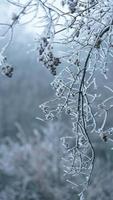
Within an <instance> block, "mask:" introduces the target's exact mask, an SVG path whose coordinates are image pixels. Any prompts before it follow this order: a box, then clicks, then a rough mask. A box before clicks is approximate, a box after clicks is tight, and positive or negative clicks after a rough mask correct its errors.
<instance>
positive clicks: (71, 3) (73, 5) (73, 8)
mask: <svg viewBox="0 0 113 200" xmlns="http://www.w3.org/2000/svg"><path fill="white" fill-rule="evenodd" d="M77 3H78V0H68V6H69V10H70V11H71V13H74V12H75V11H76V6H77Z"/></svg>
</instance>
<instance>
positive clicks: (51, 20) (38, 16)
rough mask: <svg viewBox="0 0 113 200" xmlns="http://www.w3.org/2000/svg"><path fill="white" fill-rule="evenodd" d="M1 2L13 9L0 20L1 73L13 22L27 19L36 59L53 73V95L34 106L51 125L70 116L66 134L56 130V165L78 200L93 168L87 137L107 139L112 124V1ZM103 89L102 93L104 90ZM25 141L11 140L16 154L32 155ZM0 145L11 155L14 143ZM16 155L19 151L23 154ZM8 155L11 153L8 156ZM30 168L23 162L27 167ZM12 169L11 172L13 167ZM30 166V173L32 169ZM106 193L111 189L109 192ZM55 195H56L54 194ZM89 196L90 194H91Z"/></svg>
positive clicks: (90, 141)
mask: <svg viewBox="0 0 113 200" xmlns="http://www.w3.org/2000/svg"><path fill="white" fill-rule="evenodd" d="M7 3H9V4H10V5H12V6H14V7H15V9H16V12H15V13H13V14H12V18H11V19H9V21H8V22H1V23H0V25H1V29H2V34H1V40H2V43H3V46H2V47H1V55H0V65H1V73H2V74H3V75H6V76H7V77H9V78H10V77H12V75H13V67H12V66H11V65H10V64H9V62H8V58H7V57H6V56H5V53H6V51H7V49H9V48H10V45H11V42H12V40H13V33H14V29H15V28H16V27H17V26H19V25H24V26H25V25H26V24H28V23H31V24H32V26H33V27H35V30H36V37H35V47H36V54H37V55H36V56H37V60H38V62H40V63H41V64H42V65H44V66H45V68H47V69H48V70H49V71H50V73H51V74H52V75H53V76H54V80H53V82H52V83H51V86H52V88H53V89H54V90H55V98H53V99H51V100H50V99H49V100H48V101H46V102H44V103H42V104H41V105H40V108H41V109H42V111H43V113H44V115H45V121H46V120H51V121H52V122H51V124H52V123H54V122H53V120H57V119H61V117H62V114H64V113H65V114H66V115H67V116H68V119H69V120H70V121H71V124H72V130H71V134H67V135H65V134H64V136H63V135H62V134H61V136H62V137H61V139H60V141H61V142H62V148H63V149H62V150H63V156H62V164H61V168H62V169H63V171H64V177H65V180H66V181H67V182H68V183H67V185H69V186H66V187H72V188H73V189H74V191H75V193H76V194H77V195H78V197H79V198H80V200H84V198H85V195H86V192H87V189H88V185H89V183H90V181H91V177H92V172H93V168H94V161H95V146H94V145H93V139H94V138H95V137H100V138H101V139H102V141H103V145H104V143H109V144H110V145H111V144H112V135H113V127H112V123H110V120H111V118H112V110H113V87H112V86H113V84H112V85H111V84H109V80H110V78H111V77H110V73H111V72H112V69H111V64H112V59H113V2H112V0H104V1H103V0H100V1H98V0H83V1H79V0H62V1H58V0H54V1H52V0H30V1H28V0H26V1H21V0H18V1H17V0H15V1H14V0H12V1H11V0H7ZM4 42H5V45H4ZM105 93H106V94H107V95H104V94H105ZM38 117H39V118H37V119H40V116H38ZM40 120H42V121H43V120H44V119H40ZM56 135H57V134H56ZM94 135H95V136H94ZM8 143H9V141H8ZM29 143H30V144H29ZM31 143H32V141H31V140H30V141H28V144H27V143H24V144H23V146H19V147H18V145H19V144H18V143H17V144H16V148H17V149H18V148H19V149H18V150H17V153H18V152H21V148H23V149H26V148H28V149H27V150H25V154H26V153H27V152H28V154H30V158H31V159H33V158H32V155H31V154H32V153H33V151H34V150H33V149H32V150H31V151H30V150H29V149H31V148H32V145H31ZM42 144H43V143H41V145H42ZM27 145H28V146H27ZM105 145H106V144H105ZM111 146H112V145H111ZM12 147H13V148H14V149H12ZM39 147H40V146H39V145H36V148H38V149H36V152H40V151H41V148H42V147H40V148H39ZM3 148H6V150H5V152H7V151H8V150H7V148H10V149H12V151H10V152H12V154H13V152H15V151H16V149H15V145H14V144H13V145H12V144H10V143H9V147H8V146H3ZM110 148H112V147H110ZM22 151H23V150H22ZM51 151H52V150H51ZM36 152H35V153H36ZM52 152H53V151H52ZM52 152H51V153H52ZM35 153H34V154H35ZM51 153H50V155H51ZM59 154H60V152H59V153H58V155H59ZM22 155H23V156H24V153H22ZM11 157H12V155H11V156H9V158H11ZM25 157H26V156H25ZM4 159H5V155H4V158H3V160H4ZM14 159H15V158H14ZM22 159H23V158H22ZM35 159H36V160H37V159H38V158H37V157H36V158H35ZM12 160H13V159H12ZM12 160H11V162H12ZM36 160H35V161H33V162H32V161H31V162H30V159H29V164H30V165H32V164H33V163H35V162H36ZM9 162H10V161H9ZM3 163H4V164H6V163H7V162H3ZM99 164H100V162H99ZM8 166H9V164H8ZM10 166H11V167H13V165H10ZM100 166H101V164H100ZM33 167H34V166H31V167H28V170H29V169H30V168H33ZM46 168H47V166H46ZM109 168H110V166H108V169H109ZM9 170H11V168H9ZM54 170H55V168H54ZM12 171H13V172H14V169H12ZM20 171H21V170H20ZM33 171H34V173H35V170H34V168H33ZM20 173H21V172H20ZM22 173H23V172H22ZM25 173H27V170H25ZM29 173H31V172H28V174H29ZM36 173H37V172H36ZM35 176H36V175H35ZM62 176H63V174H60V176H59V177H62ZM26 177H29V175H27V176H26ZM26 177H25V178H24V180H23V181H25V183H23V188H24V187H25V188H26V182H27V183H28V182H29V181H28V180H27V181H26ZM61 179H62V178H61ZM40 180H41V178H40ZM108 180H109V172H108ZM24 184H25V185H24ZM92 185H93V184H92ZM89 188H90V187H89ZM67 190H68V189H67ZM88 190H89V189H88ZM105 190H106V189H105ZM6 193H7V192H6ZM6 193H5V194H6ZM99 193H100V191H99V192H98V194H99ZM111 193H112V191H111V192H110V194H109V195H111ZM62 195H65V194H62ZM99 196H100V195H99ZM14 198H15V197H14ZM20 198H21V197H20ZM22 198H24V199H25V197H22ZM33 198H35V197H33ZM56 198H57V199H59V198H58V196H57V197H56ZM62 198H63V197H62ZM90 198H92V199H93V198H95V195H92V196H90ZM102 198H103V199H104V197H102ZM110 198H111V197H110ZM106 199H107V198H106Z"/></svg>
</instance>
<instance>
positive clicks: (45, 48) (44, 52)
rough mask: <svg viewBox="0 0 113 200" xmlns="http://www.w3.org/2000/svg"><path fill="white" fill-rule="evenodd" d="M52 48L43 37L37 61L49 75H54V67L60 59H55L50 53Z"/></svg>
mask: <svg viewBox="0 0 113 200" xmlns="http://www.w3.org/2000/svg"><path fill="white" fill-rule="evenodd" d="M52 49H53V48H52V46H51V44H50V43H49V41H48V39H47V38H45V37H43V38H42V40H41V43H40V47H39V61H41V62H42V63H43V64H44V66H46V67H47V68H48V69H49V70H50V71H51V73H52V74H53V75H54V76H55V75H56V67H57V66H58V65H59V64H60V63H61V62H60V58H58V57H55V56H54V54H53V52H52Z"/></svg>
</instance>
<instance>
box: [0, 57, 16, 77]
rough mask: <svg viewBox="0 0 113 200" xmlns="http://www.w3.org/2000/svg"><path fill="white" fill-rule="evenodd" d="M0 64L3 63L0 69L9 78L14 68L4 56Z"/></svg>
mask: <svg viewBox="0 0 113 200" xmlns="http://www.w3.org/2000/svg"><path fill="white" fill-rule="evenodd" d="M2 65H3V67H2V69H1V73H2V74H3V75H5V76H7V77H9V78H11V77H12V75H13V71H14V68H13V67H12V66H10V65H9V64H8V63H7V58H6V57H4V59H3V61H2Z"/></svg>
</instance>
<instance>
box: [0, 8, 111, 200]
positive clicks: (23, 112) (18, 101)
mask: <svg viewBox="0 0 113 200" xmlns="http://www.w3.org/2000/svg"><path fill="white" fill-rule="evenodd" d="M1 6H3V5H2V4H1ZM1 8H2V7H0V10H1ZM11 12H12V11H10V13H11ZM5 14H6V9H2V12H1V20H3V19H4V15H5ZM31 32H32V31H31V30H30V27H27V28H24V27H17V28H16V29H15V32H14V37H13V41H12V43H11V45H10V47H9V49H8V50H7V52H6V56H7V58H8V62H9V63H11V65H12V66H13V67H14V75H13V77H12V78H10V79H9V78H7V77H5V76H3V75H0V200H77V199H78V197H77V195H76V192H75V190H74V189H73V188H72V186H71V185H70V184H69V183H67V182H66V181H65V177H64V176H63V169H62V163H61V143H60V138H61V137H62V136H69V135H71V134H72V131H71V128H72V127H71V125H70V121H68V119H67V118H65V117H63V118H62V119H60V120H59V121H54V122H48V123H47V122H41V121H39V120H36V117H37V116H41V115H42V113H41V111H40V109H39V107H38V106H39V105H40V104H41V103H43V102H45V101H46V100H48V99H51V98H52V97H53V95H54V91H53V90H52V88H51V86H50V83H51V81H52V80H53V76H52V75H51V74H50V73H49V71H48V70H47V69H46V68H45V67H43V66H41V65H40V64H39V63H38V62H37V55H36V51H35V50H34V48H35V49H36V41H35V40H34V37H35V36H34V34H33V33H32V34H31ZM110 76H111V78H110V79H109V80H110V81H111V80H112V75H110ZM100 85H101V83H100ZM100 87H101V86H100ZM111 121H112V120H111ZM111 123H112V122H111ZM91 138H92V141H93V146H94V148H95V152H96V160H95V167H94V170H93V174H92V178H91V181H90V185H89V188H88V195H87V199H88V200H98V199H99V200H112V199H113V153H112V151H111V148H110V146H109V145H108V144H107V143H104V142H103V141H102V140H101V139H100V138H99V137H97V136H94V135H92V134H91Z"/></svg>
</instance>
